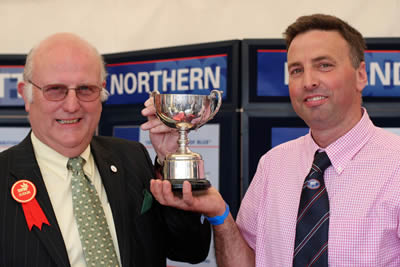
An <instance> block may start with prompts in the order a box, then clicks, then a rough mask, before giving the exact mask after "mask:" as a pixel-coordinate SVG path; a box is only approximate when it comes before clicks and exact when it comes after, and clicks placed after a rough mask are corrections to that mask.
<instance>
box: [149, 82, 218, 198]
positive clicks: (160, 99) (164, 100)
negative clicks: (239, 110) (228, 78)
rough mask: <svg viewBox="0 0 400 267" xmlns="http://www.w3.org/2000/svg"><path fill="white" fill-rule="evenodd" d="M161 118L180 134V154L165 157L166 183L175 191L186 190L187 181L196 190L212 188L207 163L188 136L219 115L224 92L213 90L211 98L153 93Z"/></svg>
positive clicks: (157, 111) (178, 152)
mask: <svg viewBox="0 0 400 267" xmlns="http://www.w3.org/2000/svg"><path fill="white" fill-rule="evenodd" d="M151 96H152V97H153V99H154V106H155V108H156V114H157V117H158V118H159V119H160V120H161V121H162V122H163V123H164V124H165V125H166V126H168V127H170V128H174V129H177V130H178V131H179V139H178V145H179V147H178V150H177V151H176V152H175V153H172V154H169V155H167V156H166V157H165V160H164V165H163V175H164V179H167V180H168V181H170V182H171V184H172V189H173V190H175V191H179V190H181V189H182V185H183V182H184V181H189V182H190V183H191V185H192V190H203V189H207V188H208V187H210V185H211V184H210V182H209V181H208V180H207V179H206V178H205V176H204V162H203V159H202V157H201V155H200V154H198V153H195V152H192V151H190V149H189V148H188V143H189V139H188V137H187V136H188V132H189V131H191V130H194V129H198V128H200V127H201V126H203V125H204V124H205V123H206V122H208V121H209V120H211V119H212V118H213V117H214V116H215V114H217V112H218V110H219V108H220V107H221V103H222V96H221V91H218V90H213V91H211V93H210V95H208V96H207V95H190V94H160V93H159V92H157V91H153V92H152V93H151Z"/></svg>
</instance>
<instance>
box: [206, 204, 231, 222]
mask: <svg viewBox="0 0 400 267" xmlns="http://www.w3.org/2000/svg"><path fill="white" fill-rule="evenodd" d="M225 207H226V208H225V212H224V214H222V215H221V216H215V217H207V216H205V217H206V218H207V220H208V221H209V222H210V224H212V225H220V224H223V223H224V221H225V219H226V217H228V215H229V205H228V204H227V203H226V202H225Z"/></svg>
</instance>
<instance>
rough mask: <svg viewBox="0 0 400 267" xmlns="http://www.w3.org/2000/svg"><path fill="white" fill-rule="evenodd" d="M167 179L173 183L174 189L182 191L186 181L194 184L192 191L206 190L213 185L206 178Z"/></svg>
mask: <svg viewBox="0 0 400 267" xmlns="http://www.w3.org/2000/svg"><path fill="white" fill-rule="evenodd" d="M167 181H169V182H170V183H171V186H172V191H182V187H183V182H184V181H188V182H189V183H190V184H191V185H192V191H199V190H206V189H207V188H209V187H210V186H211V183H210V182H209V181H208V180H206V179H167Z"/></svg>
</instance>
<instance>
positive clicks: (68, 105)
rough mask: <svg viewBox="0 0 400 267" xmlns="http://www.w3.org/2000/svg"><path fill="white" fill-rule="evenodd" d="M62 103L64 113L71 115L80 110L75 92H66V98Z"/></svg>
mask: <svg viewBox="0 0 400 267" xmlns="http://www.w3.org/2000/svg"><path fill="white" fill-rule="evenodd" d="M63 101H64V103H63V109H64V111H66V112H70V113H73V112H75V111H77V110H79V108H80V102H79V99H78V97H77V95H76V91H75V90H68V93H67V96H66V97H65V98H64V100H63Z"/></svg>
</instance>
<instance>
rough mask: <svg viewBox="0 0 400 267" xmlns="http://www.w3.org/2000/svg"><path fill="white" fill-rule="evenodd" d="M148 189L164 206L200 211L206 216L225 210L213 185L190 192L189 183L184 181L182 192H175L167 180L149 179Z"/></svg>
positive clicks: (218, 213) (212, 215) (223, 203)
mask: <svg viewBox="0 0 400 267" xmlns="http://www.w3.org/2000/svg"><path fill="white" fill-rule="evenodd" d="M150 190H151V192H152V193H153V196H154V197H155V198H156V199H157V201H158V202H160V203H161V204H162V205H165V206H171V207H174V208H177V209H181V210H187V211H193V212H198V213H202V214H204V215H206V216H208V217H214V216H219V215H222V214H223V213H224V211H225V201H224V200H223V198H222V196H221V195H220V194H219V192H218V191H217V190H216V189H215V188H214V187H210V188H209V189H207V190H202V191H194V192H192V186H191V184H190V183H189V182H188V181H185V182H184V183H183V189H182V193H181V194H180V193H178V194H177V193H173V192H172V190H171V183H170V182H169V181H167V180H151V183H150Z"/></svg>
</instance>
